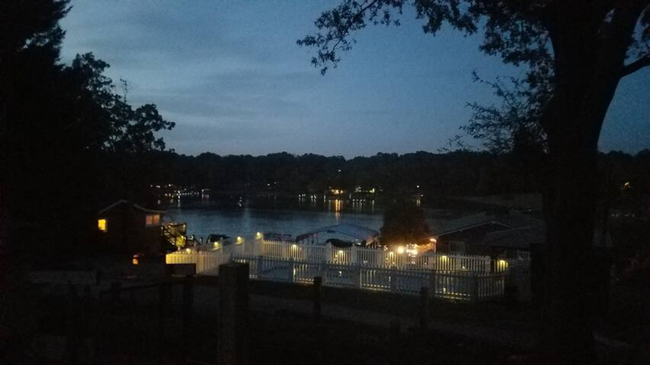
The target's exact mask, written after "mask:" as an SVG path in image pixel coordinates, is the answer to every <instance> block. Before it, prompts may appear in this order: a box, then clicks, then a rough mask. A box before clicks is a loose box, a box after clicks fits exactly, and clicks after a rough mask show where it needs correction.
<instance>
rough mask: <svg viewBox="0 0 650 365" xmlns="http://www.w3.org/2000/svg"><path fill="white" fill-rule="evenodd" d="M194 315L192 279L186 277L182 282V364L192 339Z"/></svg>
mask: <svg viewBox="0 0 650 365" xmlns="http://www.w3.org/2000/svg"><path fill="white" fill-rule="evenodd" d="M193 315H194V277H193V275H186V276H185V280H184V281H183V342H184V344H183V345H184V346H183V349H182V352H183V363H187V359H188V357H189V354H190V351H189V350H190V346H191V342H190V338H192V318H193Z"/></svg>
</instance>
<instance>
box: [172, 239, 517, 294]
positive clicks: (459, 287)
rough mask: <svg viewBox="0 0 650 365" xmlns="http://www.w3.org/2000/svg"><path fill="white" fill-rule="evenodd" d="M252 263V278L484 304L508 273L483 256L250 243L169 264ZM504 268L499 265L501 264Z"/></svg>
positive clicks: (199, 269)
mask: <svg viewBox="0 0 650 365" xmlns="http://www.w3.org/2000/svg"><path fill="white" fill-rule="evenodd" d="M230 261H235V262H247V263H249V264H250V277H251V278H252V279H258V280H271V281H281V282H292V283H311V282H312V281H313V278H314V277H316V276H320V277H322V278H323V284H324V285H327V286H333V287H342V288H357V289H367V290H379V291H389V292H394V293H404V294H417V293H419V291H420V289H421V288H422V287H428V288H429V291H430V295H431V296H433V297H438V298H446V299H456V300H465V301H483V300H491V299H495V298H499V297H501V296H503V292H504V290H503V289H504V278H505V277H506V273H505V272H496V273H492V272H490V260H489V258H485V257H481V256H451V255H436V254H429V255H421V256H416V257H408V256H407V255H405V254H398V253H390V252H385V251H381V250H373V249H363V248H356V247H352V248H348V249H336V248H333V247H331V246H329V245H328V246H311V245H297V244H291V243H280V242H273V243H268V242H263V241H259V240H258V241H252V240H251V241H248V242H242V243H241V244H233V245H230V246H226V247H224V248H219V249H205V250H203V249H200V250H181V251H177V252H174V253H170V254H167V256H166V263H167V264H195V265H196V273H197V274H201V275H219V265H221V264H224V263H227V262H230ZM501 266H504V267H505V266H506V265H501ZM496 267H497V268H498V267H499V265H496Z"/></svg>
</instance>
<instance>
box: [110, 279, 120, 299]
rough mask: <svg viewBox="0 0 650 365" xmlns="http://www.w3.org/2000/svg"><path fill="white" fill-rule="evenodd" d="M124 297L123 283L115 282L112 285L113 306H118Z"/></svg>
mask: <svg viewBox="0 0 650 365" xmlns="http://www.w3.org/2000/svg"><path fill="white" fill-rule="evenodd" d="M121 296H122V283H121V282H119V281H114V282H112V283H111V302H112V304H113V305H117V304H118V303H119V302H120V298H121Z"/></svg>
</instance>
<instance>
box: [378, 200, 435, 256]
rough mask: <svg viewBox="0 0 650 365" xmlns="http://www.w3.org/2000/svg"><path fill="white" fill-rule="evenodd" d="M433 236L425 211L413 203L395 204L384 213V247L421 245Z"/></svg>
mask: <svg viewBox="0 0 650 365" xmlns="http://www.w3.org/2000/svg"><path fill="white" fill-rule="evenodd" d="M430 234H431V229H430V228H429V226H428V225H427V222H426V219H425V216H424V211H423V210H422V208H420V207H418V206H417V205H415V203H413V202H400V203H398V204H393V205H392V206H390V207H389V208H388V209H386V211H385V212H384V225H383V226H382V227H381V244H382V245H391V246H392V245H404V244H409V243H420V242H421V241H422V240H423V239H425V238H427V237H428V236H429V235H430Z"/></svg>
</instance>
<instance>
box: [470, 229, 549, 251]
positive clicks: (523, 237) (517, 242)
mask: <svg viewBox="0 0 650 365" xmlns="http://www.w3.org/2000/svg"><path fill="white" fill-rule="evenodd" d="M545 240H546V234H545V233H544V232H543V231H542V230H540V229H535V228H531V227H524V228H515V229H509V230H506V231H497V232H490V233H488V234H486V235H485V238H483V242H482V244H483V246H487V247H498V248H512V249H517V250H529V249H530V245H531V244H544V242H545Z"/></svg>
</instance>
